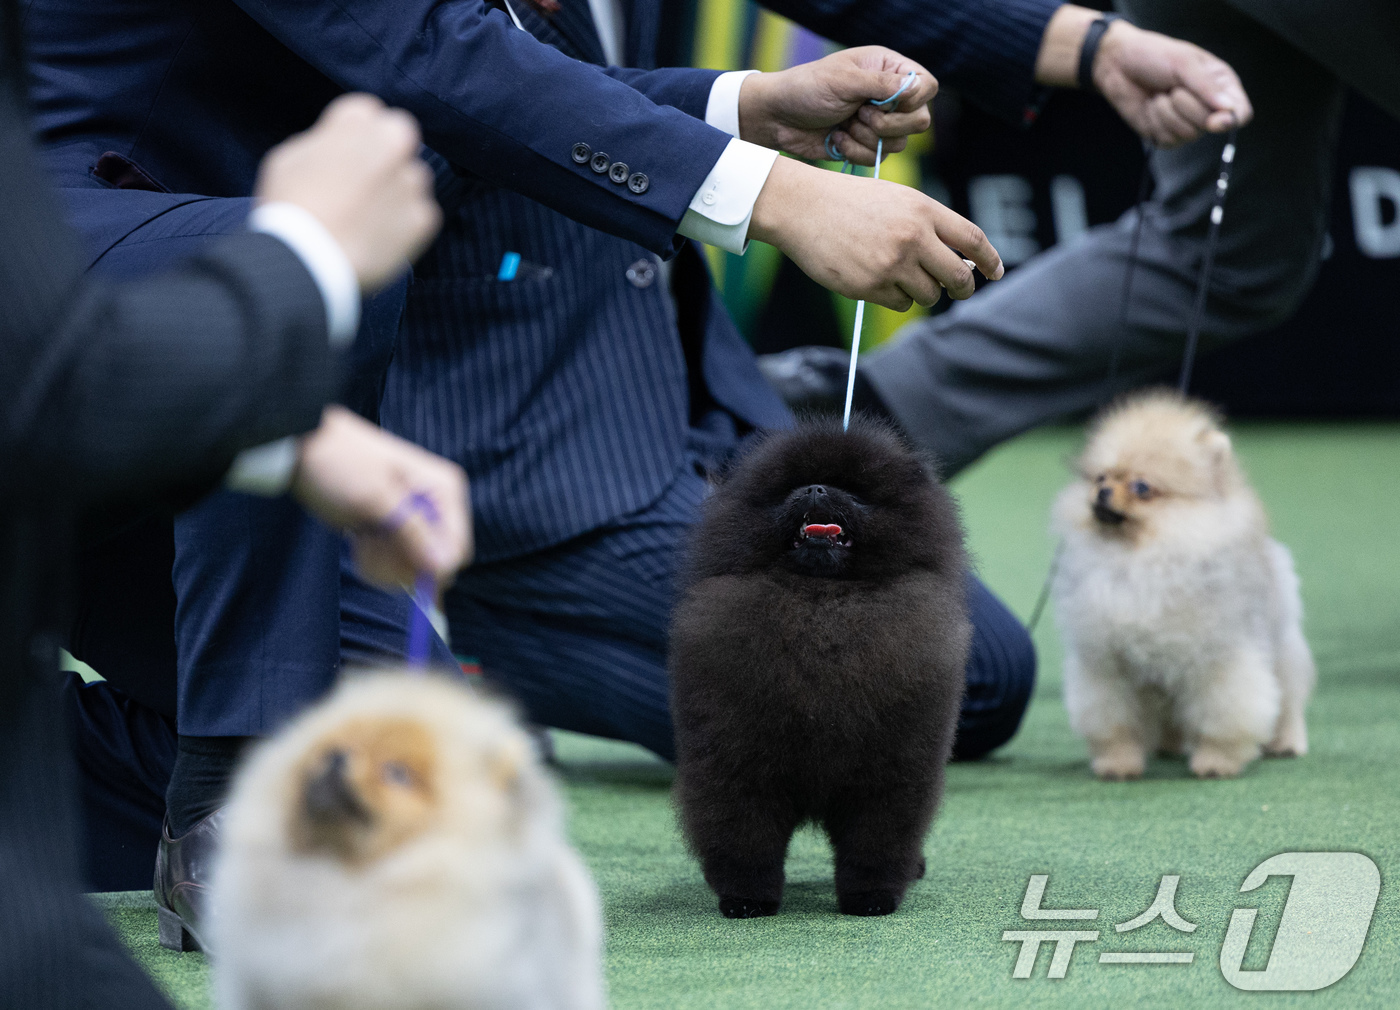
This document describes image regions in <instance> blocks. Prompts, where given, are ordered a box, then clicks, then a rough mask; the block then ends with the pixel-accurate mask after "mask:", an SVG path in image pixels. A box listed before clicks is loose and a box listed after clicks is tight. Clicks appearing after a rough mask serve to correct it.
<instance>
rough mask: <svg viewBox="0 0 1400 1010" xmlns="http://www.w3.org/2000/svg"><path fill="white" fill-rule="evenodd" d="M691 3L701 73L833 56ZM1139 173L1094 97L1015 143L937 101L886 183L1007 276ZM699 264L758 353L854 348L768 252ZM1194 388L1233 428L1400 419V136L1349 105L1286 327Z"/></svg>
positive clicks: (1224, 357) (739, 1)
mask: <svg viewBox="0 0 1400 1010" xmlns="http://www.w3.org/2000/svg"><path fill="white" fill-rule="evenodd" d="M691 3H692V4H693V20H692V22H691V24H692V26H693V36H692V38H691V39H690V40H689V41H690V43H691V46H692V49H691V52H692V62H693V63H694V65H695V66H700V67H708V68H713V69H718V70H737V69H744V68H749V67H752V68H755V69H758V70H765V71H773V70H782V69H784V68H786V67H790V66H793V65H795V64H798V63H804V62H807V61H810V60H814V59H819V58H820V57H822V56H825V55H826V54H827V53H830V52H832V51H833V50H835V49H836V48H837V47H836V46H835V45H834V44H833V43H830V42H828V41H826V40H825V39H823V38H821V37H819V36H817V35H814V34H813V33H812V32H809V31H807V30H806V29H804V28H800V27H798V26H797V25H794V24H793V23H792V22H790V21H787V20H786V19H784V18H781V17H779V16H778V15H776V14H773V13H771V12H769V11H767V10H764V9H762V8H760V7H759V6H757V5H756V4H755V3H753V2H752V0H691ZM1240 142H1241V143H1248V131H1247V130H1246V131H1245V132H1244V134H1243V135H1242V137H1241V141H1240ZM1142 161H1143V153H1142V148H1141V146H1140V144H1139V142H1138V140H1137V138H1136V137H1135V136H1134V135H1133V134H1132V132H1131V131H1129V130H1128V128H1127V127H1126V126H1124V125H1123V123H1122V121H1121V120H1119V119H1118V117H1117V116H1116V115H1115V114H1114V113H1113V112H1112V110H1111V109H1110V108H1109V107H1108V105H1107V104H1106V103H1105V102H1104V101H1103V100H1102V99H1100V98H1099V97H1098V96H1096V95H1086V94H1081V93H1078V92H1068V91H1067V92H1059V93H1056V94H1055V95H1054V97H1053V98H1052V99H1051V100H1050V101H1049V102H1048V103H1047V105H1046V106H1045V108H1044V110H1043V112H1042V113H1041V116H1040V119H1039V121H1038V122H1037V123H1036V124H1035V125H1034V126H1033V127H1032V128H1030V129H1029V130H1024V129H1021V128H1019V127H1016V126H1012V125H1009V124H1006V123H1003V122H1002V121H1000V120H998V119H994V118H993V117H991V116H989V115H988V114H986V113H984V112H982V111H981V110H980V109H979V108H977V107H976V106H975V105H973V104H971V103H970V102H964V101H963V100H962V99H961V98H960V97H959V96H958V95H957V94H955V93H953V92H952V91H951V89H944V90H942V91H941V92H940V93H939V96H938V99H937V100H936V101H935V103H934V129H933V130H932V131H931V133H929V134H926V135H924V136H922V137H918V138H913V139H912V141H911V143H910V145H909V148H908V149H907V150H906V151H904V152H902V153H900V154H897V155H894V156H892V157H891V158H889V159H888V160H887V161H886V163H885V167H884V168H883V169H882V170H881V177H882V178H887V179H892V180H894V181H896V182H900V183H903V184H904V185H908V186H914V187H917V188H919V189H922V190H923V191H924V192H926V193H928V194H929V195H930V196H931V197H933V198H934V199H936V200H939V201H940V202H942V203H946V204H948V205H949V206H951V207H952V208H953V209H954V210H956V211H958V212H959V213H961V214H964V215H967V216H968V217H970V218H971V219H972V220H974V221H976V222H977V224H979V225H980V226H981V227H982V228H983V229H984V230H985V231H986V232H987V233H988V235H989V237H990V238H991V240H992V242H993V243H994V244H995V245H996V247H997V249H998V250H999V251H1000V252H1001V254H1002V257H1003V259H1004V260H1005V262H1006V264H1007V267H1008V269H1015V268H1016V266H1017V265H1019V264H1021V263H1024V262H1025V261H1026V260H1028V259H1029V258H1030V257H1032V256H1033V255H1035V254H1036V253H1037V252H1039V251H1041V250H1043V249H1048V248H1049V247H1050V246H1052V245H1055V244H1056V243H1060V242H1073V241H1074V240H1075V238H1076V237H1077V236H1078V235H1080V234H1081V233H1082V232H1083V231H1084V229H1085V228H1087V227H1090V226H1092V225H1096V224H1103V223H1106V222H1109V221H1112V220H1114V219H1115V218H1117V217H1118V216H1119V215H1120V214H1122V213H1123V212H1124V211H1125V210H1127V209H1128V208H1130V207H1131V206H1132V205H1133V203H1134V201H1135V200H1136V199H1137V188H1138V181H1139V178H1140V176H1141V171H1142ZM828 167H832V168H834V167H836V166H834V165H831V166H828ZM865 171H866V170H862V172H865ZM1278 212H1279V213H1281V214H1286V213H1288V208H1286V207H1280V208H1278ZM1226 213H1227V214H1228V213H1229V207H1228V205H1227V207H1226ZM708 251H709V254H710V257H711V265H712V266H713V268H714V272H715V275H716V278H717V282H718V284H719V287H720V290H721V291H722V293H723V295H724V299H725V302H726V303H727V304H728V306H729V309H730V311H731V312H732V313H733V315H734V318H735V320H736V321H737V322H738V324H739V327H740V329H741V330H742V331H743V332H744V334H745V335H746V336H747V337H748V338H749V340H750V342H751V343H752V344H753V346H754V348H755V349H756V350H757V351H759V353H767V352H771V351H778V350H783V349H786V348H788V347H794V346H799V345H802V344H827V345H831V346H838V347H846V346H849V344H850V333H851V325H852V322H853V320H854V315H855V305H854V303H853V302H851V301H849V300H848V299H844V298H841V297H839V296H837V295H832V294H830V293H828V292H826V291H825V290H823V289H822V288H820V287H819V286H818V285H816V284H815V283H814V282H812V281H810V280H809V279H808V278H807V277H806V276H804V275H803V274H802V272H801V271H800V270H798V269H797V268H796V267H794V266H793V265H792V264H791V263H790V262H788V261H787V260H786V259H785V258H784V257H783V256H782V255H781V254H780V253H778V252H777V251H776V250H775V249H773V248H772V247H771V246H766V245H763V244H761V243H754V244H753V245H752V246H750V247H749V251H748V254H747V255H746V256H743V257H740V256H734V255H732V254H729V253H724V252H720V251H719V250H715V249H710V250H708ZM946 306H947V301H946V300H945V301H943V302H941V303H940V304H939V305H937V306H935V307H934V309H933V310H932V311H934V312H938V311H941V310H942V309H944V308H946ZM920 311H922V310H919V309H917V307H916V309H915V310H914V311H913V312H909V313H897V312H892V311H890V310H888V309H884V308H881V307H879V306H871V307H870V311H869V312H868V313H867V315H866V324H865V327H866V328H865V336H864V338H863V344H862V346H863V347H868V348H873V347H875V346H877V345H878V344H880V343H881V342H883V341H885V340H888V339H889V338H890V337H891V336H892V335H893V334H894V333H895V331H896V330H898V329H899V327H900V326H902V325H904V324H905V323H907V322H909V321H910V320H911V319H913V318H915V316H916V313H918V312H920ZM1193 388H1194V391H1195V392H1197V393H1198V394H1200V395H1201V396H1204V397H1206V398H1208V399H1211V400H1213V401H1215V402H1217V403H1219V404H1221V405H1223V406H1224V407H1225V408H1226V409H1227V410H1229V411H1230V412H1231V413H1232V414H1234V415H1237V416H1248V415H1254V416H1270V415H1271V416H1367V415H1374V416H1395V415H1400V124H1397V123H1396V122H1395V120H1393V119H1391V118H1389V117H1388V116H1386V115H1385V114H1384V113H1382V112H1380V111H1379V110H1378V109H1376V108H1375V107H1374V106H1372V105H1371V104H1370V103H1368V102H1367V101H1366V100H1365V99H1363V98H1361V97H1360V96H1358V95H1351V96H1349V98H1348V107H1347V114H1346V118H1345V121H1344V123H1343V127H1342V134H1341V141H1340V145H1339V155H1338V160H1337V165H1336V172H1335V175H1334V177H1333V204H1332V224H1331V229H1330V241H1329V242H1328V246H1327V258H1326V260H1325V262H1324V263H1323V264H1322V269H1321V272H1320V274H1319V276H1318V280H1317V284H1316V285H1315V287H1314V288H1313V290H1312V292H1311V293H1310V294H1309V296H1308V298H1307V299H1306V301H1305V302H1304V303H1303V306H1302V308H1301V310H1300V311H1299V312H1298V314H1297V315H1296V316H1295V317H1294V318H1293V319H1291V320H1290V321H1288V322H1287V323H1285V324H1284V325H1282V326H1280V327H1277V328H1275V329H1272V330H1269V331H1267V332H1265V333H1260V334H1258V335H1256V336H1254V337H1252V338H1250V339H1248V340H1245V341H1243V342H1241V343H1239V344H1237V345H1235V346H1233V347H1231V348H1228V349H1227V350H1224V351H1222V352H1220V353H1218V354H1214V355H1210V356H1208V357H1206V358H1205V359H1204V360H1203V361H1202V362H1201V363H1200V365H1199V367H1198V368H1197V371H1196V380H1195V383H1194V386H1193Z"/></svg>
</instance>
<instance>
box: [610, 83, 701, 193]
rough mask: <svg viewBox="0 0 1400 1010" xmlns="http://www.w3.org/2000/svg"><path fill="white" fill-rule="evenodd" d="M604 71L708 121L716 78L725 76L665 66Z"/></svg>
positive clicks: (636, 88)
mask: <svg viewBox="0 0 1400 1010" xmlns="http://www.w3.org/2000/svg"><path fill="white" fill-rule="evenodd" d="M603 72H604V73H605V74H607V75H608V76H609V77H611V78H613V79H614V80H617V81H621V82H622V83H623V84H626V85H627V86H628V87H629V88H633V89H635V90H637V91H640V92H641V93H642V94H644V95H646V96H647V98H649V99H651V101H653V102H655V103H656V104H657V105H669V106H671V107H672V108H675V109H680V110H681V111H682V112H684V113H685V114H686V115H688V116H693V117H694V118H696V119H704V118H705V112H706V110H707V109H708V107H709V104H710V91H711V89H712V88H714V86H715V79H716V78H717V77H719V76H720V74H721V73H723V71H721V70H693V69H690V68H688V67H663V68H662V69H660V70H638V69H636V68H634V67H608V68H607V69H606V70H604V71H603ZM710 167H711V168H713V167H714V166H713V165H712V166H710ZM696 188H697V189H698V188H699V186H697V187H696Z"/></svg>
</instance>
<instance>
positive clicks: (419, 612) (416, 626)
mask: <svg viewBox="0 0 1400 1010" xmlns="http://www.w3.org/2000/svg"><path fill="white" fill-rule="evenodd" d="M436 588H437V586H436V584H435V583H434V581H433V577H432V576H431V575H420V576H418V581H416V582H415V583H414V584H413V616H412V617H411V618H410V620H409V625H408V665H409V666H410V667H412V668H414V669H417V670H421V669H423V668H424V667H426V666H427V665H428V655H429V653H430V651H431V649H432V645H431V643H432V632H433V622H432V621H431V620H430V619H429V618H428V612H429V611H431V610H432V609H433V590H435V589H436Z"/></svg>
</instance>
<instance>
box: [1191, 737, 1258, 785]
mask: <svg viewBox="0 0 1400 1010" xmlns="http://www.w3.org/2000/svg"><path fill="white" fill-rule="evenodd" d="M1248 763H1249V759H1248V758H1247V757H1242V756H1241V755H1240V754H1239V753H1238V751H1237V750H1236V749H1233V748H1231V749H1226V748H1222V747H1217V746H1214V745H1211V744H1207V743H1203V744H1201V745H1200V746H1199V747H1197V748H1196V750H1195V752H1194V753H1193V754H1192V755H1191V763H1190V766H1191V773H1192V774H1193V775H1195V776H1196V778H1198V779H1232V778H1234V777H1235V776H1237V775H1238V774H1239V773H1240V772H1242V771H1243V770H1244V766H1245V765H1246V764H1248Z"/></svg>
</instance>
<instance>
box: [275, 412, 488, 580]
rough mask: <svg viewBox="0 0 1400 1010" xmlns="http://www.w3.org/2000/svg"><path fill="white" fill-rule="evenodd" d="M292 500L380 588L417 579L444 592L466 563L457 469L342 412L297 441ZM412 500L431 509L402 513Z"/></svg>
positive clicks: (464, 510) (465, 522) (466, 529)
mask: <svg viewBox="0 0 1400 1010" xmlns="http://www.w3.org/2000/svg"><path fill="white" fill-rule="evenodd" d="M292 494H293V495H295V496H296V498H297V500H298V501H300V502H301V503H302V505H304V506H306V508H307V509H308V510H309V511H310V512H311V513H313V514H314V515H316V516H317V517H319V518H320V519H321V520H322V521H324V522H326V523H328V524H330V525H332V526H336V527H338V528H340V529H343V530H345V531H346V532H347V533H348V534H349V535H350V538H351V540H352V542H353V545H354V548H355V564H356V567H358V568H359V570H360V573H361V574H362V575H364V577H365V578H367V579H369V580H370V581H371V582H375V583H378V584H379V585H382V586H406V585H412V584H413V582H414V580H415V579H416V578H417V577H418V576H419V575H420V574H424V573H427V574H431V575H432V576H433V577H434V578H435V579H436V580H437V582H438V585H447V584H449V583H450V582H451V581H452V578H453V576H455V575H456V573H457V570H458V569H459V568H461V567H462V566H463V565H465V564H467V563H468V562H469V561H471V556H472V530H471V520H470V517H469V513H468V501H467V479H466V476H465V475H464V474H463V473H462V468H461V467H459V466H457V464H455V463H449V462H448V461H447V460H445V459H442V458H441V457H439V456H434V455H433V454H432V453H430V452H428V451H427V450H425V449H420V448H419V447H418V446H416V445H414V444H413V443H412V442H405V441H404V440H403V439H401V438H397V437H395V436H393V435H390V434H389V433H388V432H386V431H383V430H381V429H380V428H376V427H375V426H374V425H372V424H370V423H369V422H368V421H366V420H364V419H363V418H361V417H359V416H358V415H356V414H353V413H351V412H350V411H348V410H346V409H345V408H344V407H327V408H326V411H325V413H324V414H323V415H322V417H321V426H320V427H319V428H317V429H316V430H315V431H314V432H312V433H311V434H310V435H308V436H307V437H306V439H305V440H304V441H303V443H302V447H301V459H300V461H299V462H298V463H297V470H296V475H295V477H294V478H293V480H292ZM414 496H421V498H422V499H423V500H425V501H426V502H428V503H430V507H425V508H417V509H414V508H405V507H404V506H405V504H406V503H409V502H412V501H413V499H414ZM386 521H388V522H386Z"/></svg>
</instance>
